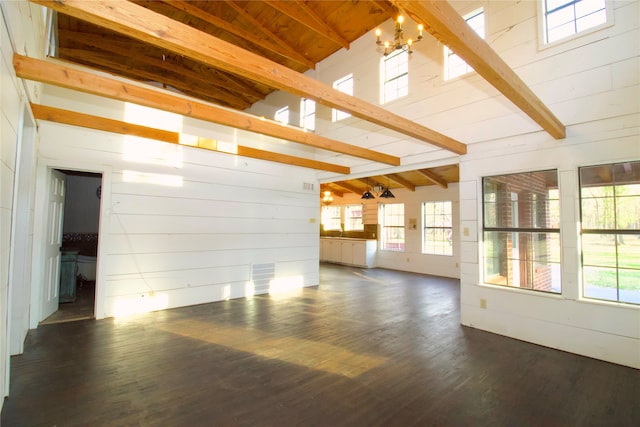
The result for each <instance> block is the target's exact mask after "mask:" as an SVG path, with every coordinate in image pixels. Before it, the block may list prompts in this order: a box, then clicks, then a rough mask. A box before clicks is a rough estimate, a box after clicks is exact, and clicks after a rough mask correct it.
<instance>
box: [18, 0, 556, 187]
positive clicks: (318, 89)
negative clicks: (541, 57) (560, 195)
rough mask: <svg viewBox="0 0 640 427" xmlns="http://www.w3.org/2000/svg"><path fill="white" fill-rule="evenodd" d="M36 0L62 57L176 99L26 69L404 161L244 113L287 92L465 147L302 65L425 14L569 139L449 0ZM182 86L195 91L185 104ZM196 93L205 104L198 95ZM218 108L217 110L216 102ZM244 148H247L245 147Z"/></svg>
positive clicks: (88, 122) (407, 177) (315, 143)
mask: <svg viewBox="0 0 640 427" xmlns="http://www.w3.org/2000/svg"><path fill="white" fill-rule="evenodd" d="M31 1H32V2H33V3H38V4H42V5H44V6H47V7H50V8H51V9H53V10H55V11H57V16H56V18H57V25H55V26H54V28H55V32H56V36H55V49H54V51H55V54H54V57H55V58H57V59H59V60H62V61H67V62H71V63H74V64H78V65H82V66H85V67H88V68H89V69H95V70H100V71H103V72H108V73H111V74H115V75H117V76H121V77H125V78H127V79H131V80H135V81H136V82H142V83H144V84H148V85H151V86H155V87H160V88H163V89H166V90H167V91H168V92H167V93H177V94H180V98H169V97H167V96H156V95H155V94H154V93H151V92H140V93H139V94H138V95H135V94H134V92H136V91H137V90H138V89H137V86H125V85H123V84H120V85H119V86H118V85H117V84H114V85H113V87H111V86H110V85H112V82H110V81H108V79H107V80H104V79H103V80H100V81H98V80H92V83H91V84H89V83H87V82H88V80H90V76H88V75H85V74H82V72H81V71H78V72H77V73H78V74H74V73H76V70H73V69H65V68H64V66H60V65H55V64H45V63H34V62H33V61H31V60H30V59H29V58H16V59H15V60H14V66H15V67H16V72H17V74H18V75H19V76H20V77H23V78H28V79H33V80H38V81H43V82H46V83H50V84H56V85H59V86H63V87H68V88H72V89H75V90H80V91H83V92H87V93H94V94H97V95H100V96H107V97H111V98H115V99H121V100H128V101H132V102H136V99H137V100H138V102H139V103H141V104H143V105H148V106H152V107H155V108H160V109H164V110H167V111H174V112H177V113H179V114H184V115H189V116H193V117H195V118H198V119H202V120H208V121H211V122H214V123H219V124H225V125H228V126H234V127H238V128H241V129H245V130H249V131H253V132H258V133H263V134H266V135H269V136H275V137H278V138H282V139H286V140H290V141H294V142H297V143H301V144H305V145H308V146H312V147H316V148H319V149H323V150H334V151H336V152H339V153H343V154H348V155H351V156H356V157H362V158H367V159H369V160H373V161H376V162H381V163H384V164H387V165H395V166H397V165H399V164H400V160H399V159H398V158H394V157H393V156H389V155H388V154H385V153H379V152H374V151H372V150H366V149H363V148H361V147H356V146H351V145H349V144H347V143H344V142H342V141H336V140H331V139H328V138H323V137H321V136H319V135H313V134H310V133H308V132H303V131H301V130H300V131H297V130H295V129H287V128H284V127H278V126H275V127H274V126H273V125H270V124H268V123H267V124H265V123H259V122H260V120H258V119H257V118H255V117H254V118H251V117H248V115H246V114H245V113H241V112H242V111H243V110H246V109H247V108H249V107H251V105H253V104H254V103H255V102H257V101H259V100H262V99H264V98H265V97H266V96H267V95H268V94H269V93H271V92H273V91H275V90H285V91H288V92H290V93H293V94H296V95H299V96H304V97H308V98H312V99H315V100H316V101H317V102H319V103H321V104H324V105H327V106H330V107H332V108H338V109H341V110H343V111H347V112H349V113H351V114H352V115H353V116H355V117H359V118H361V119H363V120H367V121H370V122H372V123H375V124H377V125H379V126H383V127H387V128H389V129H392V130H394V131H396V132H400V133H403V134H405V135H407V136H409V137H411V138H415V139H417V140H420V141H423V142H425V143H427V144H432V145H435V146H437V147H440V148H444V149H446V150H449V151H451V152H453V153H455V154H464V153H466V145H465V144H464V143H463V142H461V141H456V140H453V139H451V138H449V137H447V136H446V135H442V134H439V133H438V132H435V131H433V130H431V129H428V128H425V127H424V126H422V125H419V124H417V123H414V122H411V121H409V120H407V119H405V118H403V117H399V116H397V115H395V114H392V113H390V112H388V111H386V110H384V109H383V108H381V107H380V106H376V105H371V104H369V103H367V102H365V101H362V100H358V99H357V98H354V97H350V96H348V95H344V94H341V93H340V92H337V91H335V90H333V89H332V88H331V87H330V86H327V85H324V84H322V83H320V82H317V81H315V80H313V79H311V78H309V77H307V76H305V75H303V74H301V73H303V72H305V71H307V70H310V69H313V68H314V67H315V66H316V64H317V63H318V62H320V61H322V60H323V59H325V58H327V57H328V56H330V55H332V54H333V53H335V52H336V51H338V50H340V49H342V48H346V49H348V48H349V46H350V44H351V43H352V42H353V41H354V40H356V39H358V38H359V37H361V36H363V35H364V34H366V33H368V32H369V31H370V30H372V29H373V28H376V27H377V26H378V25H380V24H381V23H382V22H384V21H386V20H389V19H394V18H395V17H396V16H397V15H398V14H399V13H403V14H406V15H408V16H410V17H411V18H412V19H413V20H414V21H416V22H422V23H424V25H425V29H426V31H428V32H429V33H431V34H432V35H433V36H434V37H437V38H438V39H439V40H440V41H442V42H443V43H444V44H446V45H448V46H449V47H450V48H452V50H454V52H456V53H458V55H460V56H461V57H462V58H463V59H465V60H466V61H467V62H468V63H469V64H470V65H472V66H473V67H474V68H475V69H476V71H477V72H478V73H479V74H480V75H482V76H483V77H484V78H485V79H487V81H489V82H490V83H491V84H492V85H494V86H495V87H496V88H497V89H498V90H499V91H500V92H501V93H502V94H503V95H504V96H506V97H507V98H508V99H510V100H511V101H512V102H513V103H514V104H515V105H516V106H517V107H518V108H520V109H521V110H522V111H524V112H525V113H526V114H527V115H529V116H530V117H531V119H532V120H534V121H535V122H537V123H538V124H539V125H540V126H541V127H542V128H543V129H544V130H546V131H547V132H548V133H550V134H551V135H552V136H554V137H555V138H562V137H564V126H563V125H562V124H561V123H560V122H559V121H558V120H557V119H556V118H555V117H554V116H553V114H552V113H551V112H550V111H549V110H548V109H547V108H546V107H545V106H544V104H543V103H542V102H540V100H539V99H538V98H537V97H536V96H535V95H534V94H533V92H531V90H530V89H529V88H528V87H527V86H526V85H525V84H524V83H523V82H522V81H521V80H520V79H519V78H518V77H517V75H516V74H515V73H513V71H512V70H510V69H509V67H508V66H507V65H506V64H505V63H504V62H503V61H502V60H501V59H500V58H499V57H498V55H497V54H495V52H494V51H493V50H491V48H490V47H489V46H488V45H487V44H486V43H485V42H484V41H483V40H482V39H480V38H479V37H477V36H475V33H473V32H472V31H471V32H470V31H467V30H468V27H466V23H465V22H464V20H462V18H461V17H460V16H459V15H458V14H457V13H456V12H455V11H454V10H453V8H451V6H450V5H448V4H447V2H444V1H439V0H431V1H422V2H418V1H413V0H407V1H404V0H392V1H383V0H380V1H352V0H340V1H332V0H322V1H303V0H286V1H284V0H273V1H241V0H237V1H233V0H223V1H221V0H215V1H192V0H189V1H185V0H176V1H174V0H152V1H151V0H134V1H126V0H93V1H90V2H87V1H84V0H56V1H50V0H31ZM56 67H57V68H56ZM91 79H93V77H91ZM156 92H157V91H156ZM183 95H186V96H188V97H191V98H193V99H195V100H197V101H194V102H186V103H185V101H184V96H183ZM136 96H137V98H136ZM197 102H202V105H200V104H197ZM216 106H219V107H221V108H219V109H216V108H217V107H216ZM38 111H39V112H38V113H37V115H38V114H39V116H38V118H40V119H44V120H54V121H60V122H63V123H69V124H74V125H76V126H86V127H93V128H100V127H96V126H98V125H96V124H95V123H97V122H100V120H97V119H99V118H95V119H93V118H90V117H79V116H78V114H79V113H75V112H64V111H55V112H54V111H51V110H49V111H47V112H46V113H44V112H43V110H42V109H40V110H38ZM233 111H238V113H237V114H235V113H233ZM54 113H55V114H54ZM101 123H102V122H101ZM103 124H104V126H107V127H110V129H105V128H103V129H102V130H109V131H114V130H113V129H114V128H117V129H120V130H122V129H123V128H126V127H127V125H126V124H120V125H118V124H113V123H111V124H108V123H103ZM118 126H119V127H118ZM136 132H142V134H143V135H144V134H145V132H151V133H152V132H153V130H151V129H146V130H144V129H136ZM125 133H126V132H125ZM163 137H164V138H165V139H162V138H159V139H160V140H167V141H168V142H176V141H174V139H175V136H166V135H164V136H163ZM166 138H168V139H166ZM202 148H211V147H210V146H207V147H202ZM244 148H246V150H245V151H244V153H245V155H249V156H250V157H258V158H264V159H267V160H271V161H282V162H284V163H292V164H299V165H303V166H306V167H313V168H316V169H320V170H333V171H334V172H336V171H339V173H345V174H348V173H349V168H348V167H345V166H344V165H327V164H323V163H322V162H315V161H313V160H310V159H299V158H291V157H292V156H286V155H279V154H278V153H269V152H261V151H260V150H255V149H250V148H248V147H244ZM238 154H241V153H240V150H239V152H238ZM457 180H458V172H457V166H455V165H452V166H447V167H441V168H439V169H438V170H429V169H426V170H415V171H408V172H402V173H396V174H389V175H385V176H382V175H380V176H372V177H368V179H364V180H348V181H338V182H335V183H330V184H326V185H323V188H322V189H323V190H325V189H329V190H331V191H333V192H335V193H336V194H337V195H340V194H341V193H344V192H349V191H351V192H362V191H364V190H365V189H366V187H367V186H371V185H375V184H376V183H379V184H382V185H384V186H386V185H387V183H388V184H389V186H390V187H391V188H398V187H404V188H408V189H415V187H419V186H424V185H440V186H446V185H447V183H450V182H457Z"/></svg>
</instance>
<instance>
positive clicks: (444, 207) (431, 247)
mask: <svg viewBox="0 0 640 427" xmlns="http://www.w3.org/2000/svg"><path fill="white" fill-rule="evenodd" d="M422 213H423V221H422V222H423V224H424V229H423V239H422V252H423V253H425V254H433V255H449V256H451V255H453V240H452V237H453V233H452V231H453V215H452V213H451V201H443V202H424V203H423V204H422Z"/></svg>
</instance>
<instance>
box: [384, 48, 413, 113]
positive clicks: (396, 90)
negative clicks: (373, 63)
mask: <svg viewBox="0 0 640 427" xmlns="http://www.w3.org/2000/svg"><path fill="white" fill-rule="evenodd" d="M381 75H382V85H381V87H382V103H383V104H384V103H385V102H390V101H393V100H394V99H398V98H401V97H403V96H407V94H408V93H409V54H408V53H407V51H406V50H396V51H394V52H392V53H391V54H389V55H387V56H384V57H383V58H382V73H381Z"/></svg>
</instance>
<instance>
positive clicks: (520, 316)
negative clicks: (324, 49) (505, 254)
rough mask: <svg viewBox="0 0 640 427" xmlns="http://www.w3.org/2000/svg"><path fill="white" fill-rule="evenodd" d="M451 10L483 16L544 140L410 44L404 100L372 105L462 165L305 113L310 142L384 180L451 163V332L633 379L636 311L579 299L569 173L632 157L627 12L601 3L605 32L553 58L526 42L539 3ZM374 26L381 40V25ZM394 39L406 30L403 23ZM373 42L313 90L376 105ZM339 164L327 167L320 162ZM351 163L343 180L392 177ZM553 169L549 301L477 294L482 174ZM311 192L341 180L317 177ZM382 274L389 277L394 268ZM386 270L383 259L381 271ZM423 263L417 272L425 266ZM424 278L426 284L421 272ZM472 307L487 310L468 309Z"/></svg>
mask: <svg viewBox="0 0 640 427" xmlns="http://www.w3.org/2000/svg"><path fill="white" fill-rule="evenodd" d="M451 4H452V5H453V6H454V7H455V8H456V9H458V10H459V11H460V12H461V13H466V12H469V11H471V10H473V9H474V8H476V7H479V6H483V7H484V9H485V14H486V26H487V28H486V34H487V36H486V39H487V41H488V42H489V44H490V45H491V46H492V47H493V48H494V49H495V50H496V51H497V52H498V54H499V55H500V56H501V57H502V58H503V59H504V60H505V61H506V62H507V64H509V65H510V66H511V67H512V68H513V69H514V70H515V71H516V73H517V74H518V75H519V76H520V77H521V78H522V79H523V80H524V81H525V83H526V84H528V85H529V86H530V87H531V88H532V89H533V91H534V92H535V93H536V94H537V95H538V96H539V97H540V99H541V100H542V101H543V102H544V103H545V104H546V105H547V106H549V108H550V109H551V110H552V111H553V112H554V114H556V115H557V116H558V118H559V119H560V120H561V121H562V122H563V123H564V124H565V125H566V126H567V138H566V139H563V140H559V141H558V140H554V139H553V138H551V137H550V136H549V135H548V134H547V133H546V132H544V131H541V130H540V128H539V126H538V125H537V124H535V123H534V122H533V121H532V120H531V119H530V118H528V117H527V116H526V115H525V114H524V113H522V112H520V111H519V110H518V109H517V108H516V107H515V106H514V105H513V104H512V103H511V102H510V101H508V100H507V99H506V98H505V97H503V96H502V95H500V94H499V93H498V92H497V90H496V89H495V88H493V87H492V86H491V85H490V84H489V83H487V82H486V81H484V80H483V79H482V78H481V77H480V76H478V75H477V74H475V73H471V74H469V75H467V76H463V77H461V78H457V79H454V80H452V81H448V82H445V81H443V78H442V74H443V59H442V58H443V54H442V45H441V44H440V43H438V42H436V41H435V40H434V39H433V38H431V37H429V36H428V37H426V39H425V41H423V42H421V43H419V44H417V45H415V53H414V54H413V56H412V58H411V60H410V65H409V67H410V69H409V84H410V89H409V90H410V95H409V96H408V97H406V98H403V99H400V100H397V101H395V102H393V103H391V104H388V105H386V106H385V108H388V109H389V110H391V111H394V112H396V113H398V114H400V115H402V116H405V117H408V118H410V119H413V120H415V121H417V122H420V123H422V124H424V125H425V126H427V127H430V128H432V129H434V130H437V131H439V132H442V133H444V134H446V135H449V136H452V137H454V138H456V139H459V140H461V141H463V142H465V143H467V144H468V146H469V153H468V154H467V155H465V156H460V157H457V156H456V157H451V156H448V155H447V153H445V152H443V151H442V150H437V149H434V148H433V147H429V146H428V145H426V144H423V143H418V142H416V141H411V140H407V139H406V138H403V137H402V136H401V135H398V134H394V133H392V132H388V131H383V130H380V129H379V128H376V127H374V126H372V125H369V124H362V122H361V121H359V120H356V119H349V120H345V121H343V122H339V123H335V124H332V123H331V121H330V117H331V116H330V110H329V109H327V108H324V107H321V106H320V107H319V108H318V115H319V118H320V120H319V123H318V132H319V133H321V134H323V135H325V136H333V137H336V138H337V139H341V140H344V141H348V142H351V143H355V144H358V145H363V146H367V147H369V148H374V149H377V150H380V151H383V152H385V153H389V154H394V155H398V156H400V157H402V166H401V167H399V168H396V169H397V170H402V169H407V168H410V167H411V165H414V166H415V167H425V166H428V165H430V164H438V163H439V162H441V163H440V164H444V163H446V162H447V161H450V162H451V163H456V162H460V186H459V191H460V195H459V203H460V205H459V212H460V224H456V228H459V229H460V230H461V233H459V235H460V238H461V240H462V241H461V245H460V250H459V256H460V278H461V286H462V288H461V290H462V292H461V306H462V319H461V321H462V323H463V324H465V325H470V326H474V327H477V328H481V329H485V330H489V331H492V332H496V333H500V334H504V335H508V336H512V337H515V338H519V339H523V340H527V341H531V342H535V343H539V344H542V345H546V346H550V347H555V348H560V349H563V350H566V351H571V352H575V353H579V354H584V355H587V356H590V357H596V358H600V359H604V360H608V361H612V362H615V363H621V364H624V365H628V366H634V367H636V368H637V367H640V308H639V307H635V306H629V305H626V306H625V305H621V304H611V303H598V302H593V301H587V300H582V299H581V298H580V267H579V266H580V264H579V262H580V254H579V242H578V237H579V236H578V233H577V231H576V224H577V222H578V221H579V211H578V197H579V195H578V190H577V182H578V181H577V169H578V167H580V166H583V165H589V164H598V163H607V162H617V161H624V160H639V159H640V83H639V79H640V60H639V52H640V47H639V46H640V32H639V27H640V23H639V20H640V8H639V5H640V3H639V2H638V1H637V0H630V1H627V0H623V1H614V2H611V6H612V8H611V9H612V10H613V12H614V17H613V18H614V19H613V25H611V26H607V27H605V28H602V29H600V30H598V31H595V32H592V33H590V34H586V35H583V36H581V37H577V38H575V39H572V40H568V41H565V42H562V43H557V44H555V45H553V46H550V47H546V48H540V47H539V42H538V36H537V34H538V25H539V21H538V13H539V12H538V6H539V2H535V1H522V2H515V1H514V2H504V1H483V2H463V1H456V2H451ZM387 24H388V25H387V26H386V27H385V28H384V29H385V30H386V32H387V33H390V31H391V25H392V23H387ZM406 28H407V29H409V28H411V24H410V23H409V24H407V25H406ZM373 40H374V36H373V32H372V33H371V34H370V35H367V36H365V37H363V38H361V39H360V40H357V41H356V42H354V43H353V44H352V45H351V48H350V49H349V50H348V51H347V50H344V49H343V50H340V51H339V52H337V53H336V54H335V55H333V56H332V57H330V58H328V59H327V60H325V61H323V62H322V63H321V64H319V65H318V67H317V69H316V70H314V71H313V72H310V73H309V74H310V75H314V76H316V77H317V78H319V79H320V80H322V81H324V82H325V83H327V84H331V83H332V82H333V81H334V80H335V79H337V78H339V77H342V76H343V75H345V74H347V73H349V72H353V73H354V78H355V94H356V96H358V97H359V98H362V99H366V100H368V101H370V102H373V103H377V102H378V99H377V98H378V89H377V88H378V82H377V79H378V72H377V70H378V61H379V56H378V55H376V53H375V46H374V43H373ZM286 103H288V104H289V105H291V106H292V107H293V108H297V107H296V106H297V103H298V100H297V98H295V97H292V96H290V95H286V94H282V93H278V94H274V95H272V96H270V97H268V98H267V99H266V100H265V101H264V102H262V103H260V104H257V105H255V106H254V110H256V111H260V114H263V115H265V116H270V115H271V114H272V111H275V109H277V108H280V107H282V105H284V104H286ZM320 158H321V160H325V161H331V160H336V161H339V160H340V156H332V155H328V156H326V157H323V156H320ZM350 164H352V174H353V176H354V177H361V176H366V175H367V174H374V173H371V171H377V172H381V171H382V172H384V173H388V172H393V169H389V168H387V167H385V168H384V169H382V170H381V169H380V167H379V166H377V169H378V170H376V166H375V165H372V164H370V163H367V162H363V161H357V162H354V163H350ZM545 168H555V169H558V171H559V175H560V182H561V188H560V191H561V197H562V205H561V208H562V249H563V252H562V280H563V293H562V295H561V296H557V297H554V296H546V295H538V294H534V293H530V292H521V291H517V290H512V289H504V288H499V287H488V286H484V285H482V284H481V283H482V277H481V274H482V250H481V249H482V240H481V235H482V207H481V204H480V202H481V192H480V182H481V178H482V176H487V175H495V174H501V173H509V172H521V171H532V170H539V169H545ZM320 179H321V181H322V182H324V181H327V182H328V181H334V180H342V179H344V177H342V176H337V175H332V174H329V173H323V174H321V178H320ZM397 258H398V259H397V260H395V262H392V263H391V264H390V265H389V267H390V268H398V269H403V267H404V264H406V260H405V259H404V258H402V257H397ZM389 261H391V259H389ZM427 265H428V264H427ZM426 270H427V271H426V272H427V273H430V272H432V270H431V268H430V267H427V268H426ZM480 299H484V300H485V301H486V302H487V308H486V309H482V308H480Z"/></svg>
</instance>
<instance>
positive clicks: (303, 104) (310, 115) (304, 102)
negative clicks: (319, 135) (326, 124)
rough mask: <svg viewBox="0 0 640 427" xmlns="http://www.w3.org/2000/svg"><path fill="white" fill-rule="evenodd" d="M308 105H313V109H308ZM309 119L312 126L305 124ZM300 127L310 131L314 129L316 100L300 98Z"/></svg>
mask: <svg viewBox="0 0 640 427" xmlns="http://www.w3.org/2000/svg"><path fill="white" fill-rule="evenodd" d="M308 105H313V111H311V112H309V111H308V110H309V108H308ZM309 119H311V124H312V126H307V125H308V121H309ZM300 127H301V128H302V129H305V130H308V131H311V132H315V130H316V101H314V100H313V99H311V98H302V99H300Z"/></svg>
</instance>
